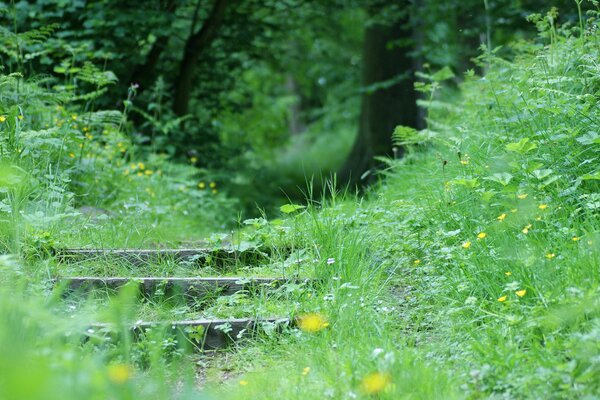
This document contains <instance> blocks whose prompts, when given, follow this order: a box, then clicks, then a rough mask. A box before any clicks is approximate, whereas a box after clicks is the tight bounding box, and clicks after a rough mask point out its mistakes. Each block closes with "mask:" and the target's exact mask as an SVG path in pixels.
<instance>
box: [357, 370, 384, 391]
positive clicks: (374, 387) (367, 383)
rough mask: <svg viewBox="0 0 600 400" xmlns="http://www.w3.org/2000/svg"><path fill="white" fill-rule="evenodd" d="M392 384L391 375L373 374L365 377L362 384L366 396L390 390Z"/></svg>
mask: <svg viewBox="0 0 600 400" xmlns="http://www.w3.org/2000/svg"><path fill="white" fill-rule="evenodd" d="M391 383H392V377H391V376H390V374H387V373H383V372H372V373H370V374H368V375H367V376H365V377H364V378H363V380H362V383H361V388H362V391H363V392H364V393H366V394H377V393H381V392H383V391H384V390H386V389H388V388H389V387H390V385H391Z"/></svg>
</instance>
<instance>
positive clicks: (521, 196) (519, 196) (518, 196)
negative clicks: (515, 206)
mask: <svg viewBox="0 0 600 400" xmlns="http://www.w3.org/2000/svg"><path fill="white" fill-rule="evenodd" d="M526 198H527V193H521V194H518V195H517V199H519V200H523V199H526Z"/></svg>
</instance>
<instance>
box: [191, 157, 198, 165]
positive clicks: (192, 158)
mask: <svg viewBox="0 0 600 400" xmlns="http://www.w3.org/2000/svg"><path fill="white" fill-rule="evenodd" d="M190 162H191V163H192V164H196V163H197V162H198V157H190Z"/></svg>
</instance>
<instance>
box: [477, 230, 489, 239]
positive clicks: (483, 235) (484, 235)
mask: <svg viewBox="0 0 600 400" xmlns="http://www.w3.org/2000/svg"><path fill="white" fill-rule="evenodd" d="M486 237H487V233H485V232H479V234H478V235H477V239H480V240H481V239H485V238H486Z"/></svg>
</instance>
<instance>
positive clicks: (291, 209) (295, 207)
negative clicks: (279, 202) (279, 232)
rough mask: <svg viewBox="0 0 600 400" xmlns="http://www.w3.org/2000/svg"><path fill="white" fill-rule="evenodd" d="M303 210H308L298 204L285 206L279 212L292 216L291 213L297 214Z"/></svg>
mask: <svg viewBox="0 0 600 400" xmlns="http://www.w3.org/2000/svg"><path fill="white" fill-rule="evenodd" d="M303 208H306V207H305V206H300V205H298V204H285V205H283V206H281V207H279V210H280V211H281V212H282V213H285V214H291V213H293V212H296V211H298V210H302V209H303Z"/></svg>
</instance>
